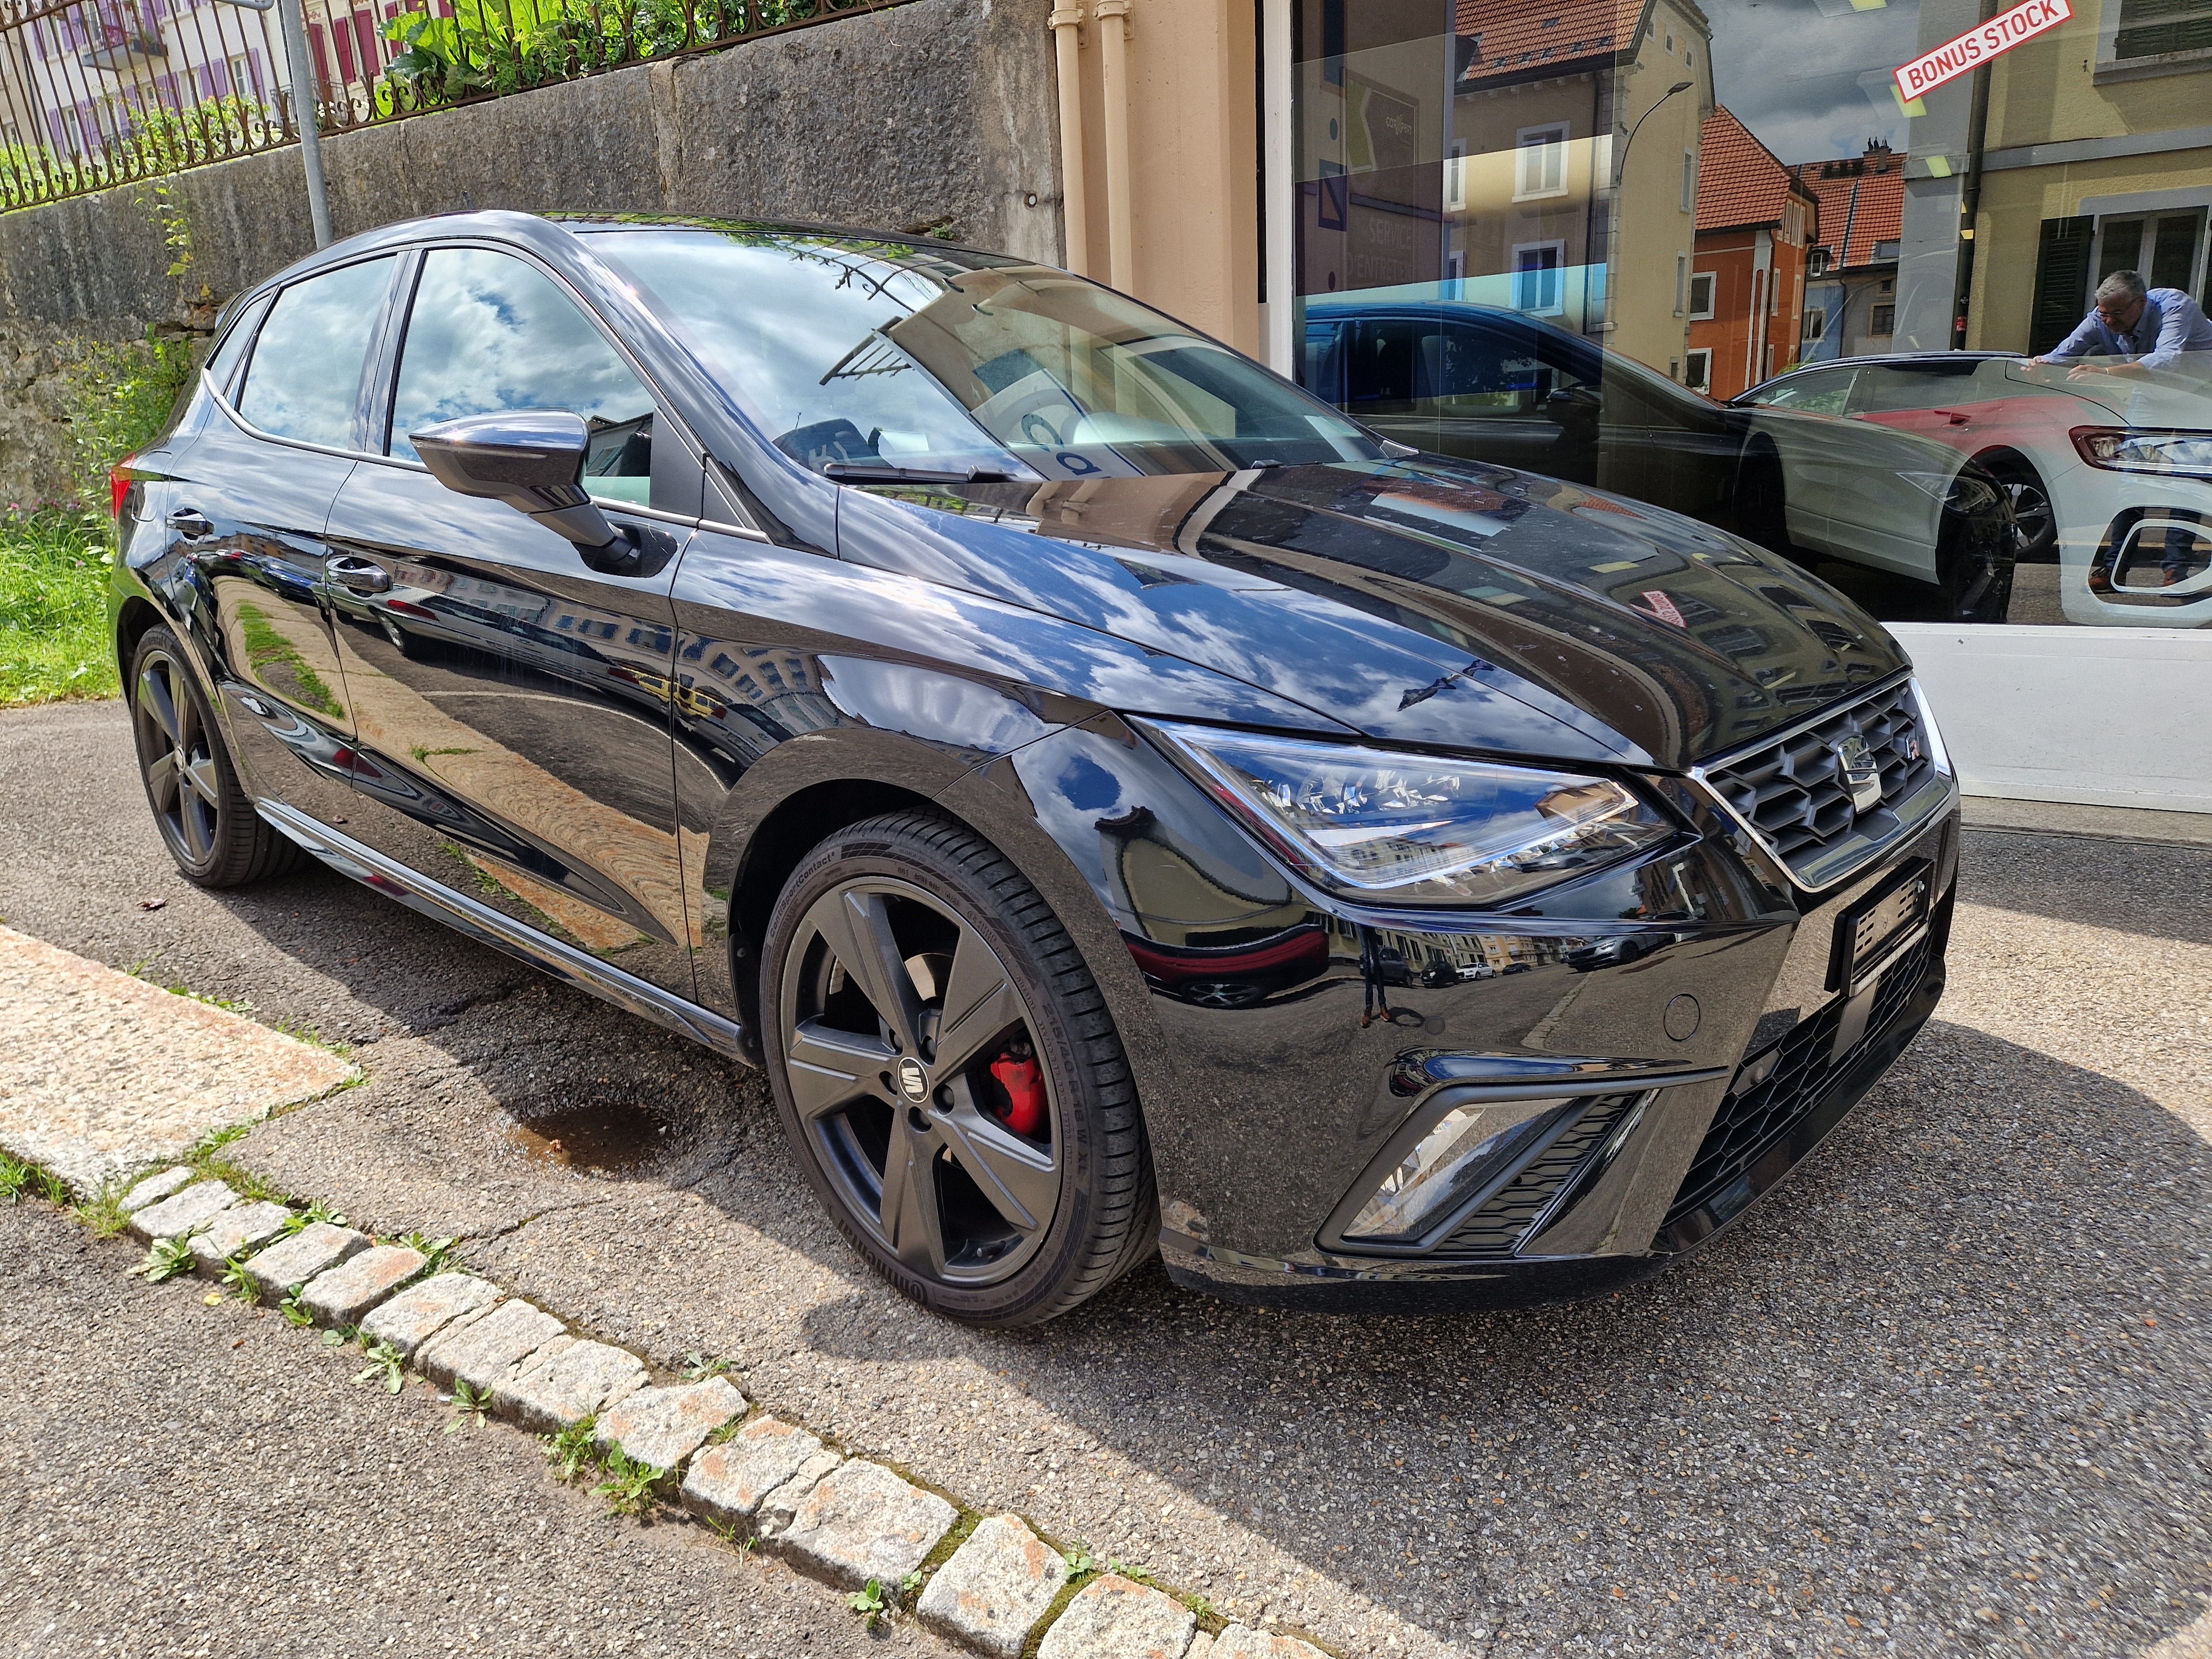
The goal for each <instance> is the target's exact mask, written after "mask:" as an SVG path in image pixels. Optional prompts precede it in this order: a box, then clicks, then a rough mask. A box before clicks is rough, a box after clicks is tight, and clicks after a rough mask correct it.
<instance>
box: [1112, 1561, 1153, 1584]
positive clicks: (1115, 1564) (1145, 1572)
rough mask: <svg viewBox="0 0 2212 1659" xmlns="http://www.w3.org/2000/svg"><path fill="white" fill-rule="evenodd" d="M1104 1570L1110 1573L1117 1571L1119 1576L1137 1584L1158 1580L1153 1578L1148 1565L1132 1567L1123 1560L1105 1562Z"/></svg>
mask: <svg viewBox="0 0 2212 1659" xmlns="http://www.w3.org/2000/svg"><path fill="white" fill-rule="evenodd" d="M1106 1571H1108V1572H1111V1573H1117V1574H1119V1575H1120V1576H1121V1577H1124V1578H1127V1579H1131V1580H1133V1581H1134V1582H1135V1583H1139V1584H1150V1583H1157V1582H1158V1581H1157V1580H1156V1579H1155V1578H1153V1577H1152V1569H1151V1568H1150V1567H1133V1566H1131V1565H1128V1564H1127V1562H1124V1561H1109V1562H1108V1563H1107V1564H1106Z"/></svg>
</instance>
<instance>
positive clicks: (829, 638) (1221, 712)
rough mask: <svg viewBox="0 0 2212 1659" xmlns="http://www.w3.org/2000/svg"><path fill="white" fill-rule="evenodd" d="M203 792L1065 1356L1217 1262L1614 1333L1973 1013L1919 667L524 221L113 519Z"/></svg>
mask: <svg viewBox="0 0 2212 1659" xmlns="http://www.w3.org/2000/svg"><path fill="white" fill-rule="evenodd" d="M115 491H116V508H117V513H118V526H119V533H120V541H121V556H120V558H119V560H118V563H117V567H116V574H115V580H114V588H113V596H112V599H113V603H112V614H113V625H114V635H115V644H116V649H117V652H118V656H119V658H120V659H121V661H122V664H123V666H124V670H125V684H126V686H127V687H128V695H129V701H130V708H131V714H132V719H133V726H134V730H135V732H136V738H137V757H138V761H139V763H140V766H141V768H142V769H143V775H144V778H145V785H146V793H147V797H148V799H149V801H150V803H151V805H152V807H153V811H154V814H155V818H156V820H157V822H158V823H159V826H160V829H161V835H162V836H163V837H164V839H165V841H166V842H167V846H168V849H169V852H170V854H172V856H173V858H174V859H175V860H176V861H177V863H178V865H179V866H180V867H181V868H182V870H183V871H184V872H185V875H186V876H187V877H188V878H191V880H193V881H195V882H197V883H200V884H204V885H207V886H211V887H221V886H228V885H233V884H239V883H242V882H247V881H252V880H255V879H258V878H266V877H269V876H270V875H273V874H275V873H276V872H279V871H281V870H283V869H284V868H286V867H288V866H289V865H291V864H292V863H294V862H295V861H296V860H298V859H299V857H300V856H301V854H311V855H313V857H315V858H317V859H319V860H322V861H324V862H325V863H326V864H328V865H330V866H333V867H335V868H337V870H340V871H342V872H345V873H346V874H348V875H349V876H352V877H354V878H357V879H359V880H361V881H363V882H366V883H368V884H370V885H372V886H374V887H375V888H377V889H378V890H380V891H382V892H384V893H386V894H388V895H390V896H392V897H393V898H394V899H396V900H398V901H399V902H403V903H405V904H408V905H411V906H413V907H414V908H416V909H419V910H422V911H423V912H426V913H428V915H433V916H435V917H437V918H438V919H440V920H441V921H445V922H447V923H449V924H451V925H453V926H454V927H459V928H461V929H463V930H464V931H465V932H466V933H470V934H471V935H473V936H474V937H476V938H477V939H481V940H483V941H484V942H486V943H489V944H491V945H496V946H498V947H501V948H502V949H505V950H507V951H513V952H515V953H517V954H519V955H520V956H522V957H525V958H526V959H527V960H529V961H531V962H532V963H536V964H538V966H539V967H541V968H543V969H546V970H547V971H549V972H550V973H552V974H555V975H559V976H561V977H562V978H565V979H567V980H568V981H572V982H574V983H575V984H577V985H579V986H580V987H585V988H586V989H589V990H591V991H592V992H594V993H596V994H599V995H601V996H604V997H606V998H608V999H610V1000H612V1001H614V1002H616V1003H617V1004H619V1005H621V1006H623V1007H624V1008H627V1009H629V1010H631V1011H634V1012H636V1013H637V1014H639V1015H641V1016H643V1017H645V1018H650V1019H653V1020H656V1021H659V1022H660V1023H661V1024H665V1025H668V1026H671V1027H672V1028H674V1029H675V1030H678V1031H681V1032H684V1033H685V1034H687V1035H688V1036H691V1037H693V1038H695V1039H696V1040H697V1041H698V1042H702V1043H703V1044H705V1045H707V1046H708V1047H709V1048H714V1049H715V1050H717V1051H719V1052H720V1053H722V1054H726V1055H729V1056H731V1057H732V1058H733V1059H737V1060H743V1061H745V1062H748V1063H750V1064H753V1065H757V1066H761V1067H762V1068H763V1069H764V1070H765V1071H766V1073H767V1074H768V1078H769V1082H770V1084H771V1085H772V1087H773V1091H774V1093H775V1101H776V1105H777V1108H778V1110H779V1112H780V1114H781V1119H782V1122H783V1126H784V1128H785V1130H786V1132H787V1134H788V1136H789V1139H790V1142H791V1146H792V1148H793V1152H794V1154H795V1156H796V1160H797V1163H798V1164H799V1168H800V1170H803V1171H804V1173H805V1178H806V1179H807V1181H808V1182H811V1185H812V1187H813V1188H814V1189H815V1191H816V1192H817V1194H818V1195H819V1197H820V1199H821V1201H822V1202H823V1204H824V1205H825V1206H827V1207H828V1209H829V1213H830V1214H831V1215H832V1216H833V1217H834V1218H836V1223H837V1225H838V1226H839V1227H840V1228H841V1229H842V1231H843V1232H844V1234H845V1236H846V1237H848V1239H849V1240H850V1241H851V1243H852V1244H853V1246H854V1249H857V1250H859V1251H860V1253H861V1254H862V1255H865V1256H866V1258H867V1259H868V1260H869V1261H872V1263H873V1264H874V1266H875V1267H877V1268H878V1269H879V1270H880V1271H881V1272H882V1273H884V1275H885V1276H886V1277H888V1278H889V1279H890V1280H891V1281H892V1282H893V1283H895V1284H896V1285H898V1286H899V1287H900V1288H901V1289H902V1290H903V1291H907V1292H908V1293H909V1294H911V1295H913V1296H915V1297H920V1298H921V1299H923V1300H925V1301H926V1302H927V1303H928V1304H929V1305H931V1306H932V1307H933V1308H936V1309H939V1310H942V1311H944V1312H945V1313H946V1314H948V1315H950V1316H954V1317H957V1318H961V1319H965V1320H969V1321H973V1322H978V1323H984V1324H995V1325H1018V1324H1025V1323H1033V1322H1037V1321H1039V1320H1042V1319H1046V1318H1048V1317H1050V1316H1053V1315H1054V1314H1057V1313H1060V1312H1062V1311H1064V1310H1066V1309H1068V1308H1070V1307H1073V1305H1075V1304H1078V1303H1079V1302H1080V1301H1082V1300H1083V1299H1084V1298H1085V1297H1088V1296H1091V1295H1092V1294H1094V1293H1096V1292H1097V1291H1099V1290H1100V1289H1101V1288H1103V1286H1105V1285H1108V1284H1109V1283H1111V1282H1112V1281H1113V1280H1114V1279H1115V1277H1116V1276H1118V1275H1119V1274H1121V1273H1125V1272H1127V1270H1129V1269H1130V1268H1131V1267H1133V1266H1134V1265H1136V1264H1138V1263H1139V1262H1141V1261H1146V1260H1148V1259H1150V1258H1151V1256H1152V1255H1153V1254H1154V1252H1156V1251H1158V1252H1159V1253H1161V1254H1162V1255H1164V1259H1165V1262H1166V1266H1167V1268H1168V1270H1169V1272H1170V1273H1172V1274H1173V1275H1174V1277H1175V1278H1176V1279H1177V1280H1178V1281H1180V1282H1182V1283H1183V1284H1185V1285H1192V1286H1195V1287H1200V1288H1203V1289H1206V1290H1209V1291H1213V1292H1216V1293H1218V1294H1221V1295H1224V1296H1228V1297H1237V1298H1241V1299H1247V1300H1254V1301H1265V1302H1273V1303H1279V1304H1291V1305H1298V1306H1304V1307H1313V1308H1343V1309H1358V1308H1372V1309H1383V1308H1389V1309H1421V1308H1431V1307H1437V1306H1448V1305H1453V1304H1460V1305H1466V1304H1504V1303H1512V1302H1523V1301H1529V1300H1541V1299H1547V1298H1556V1297H1571V1296H1575V1295H1581V1294H1587V1293H1589V1292H1592V1291H1597V1290H1600V1289H1602V1288H1605V1287H1607V1286H1610V1285H1617V1284H1619V1283H1620V1282H1622V1281H1623V1280H1625V1279H1630V1278H1632V1277H1634V1276H1636V1275H1638V1274H1640V1273H1645V1272H1648V1271H1650V1270H1651V1269H1652V1268H1654V1267H1658V1266H1659V1265H1661V1264H1662V1263H1664V1262H1665V1261H1668V1259H1669V1258H1671V1257H1672V1256H1674V1255H1679V1254H1680V1253H1681V1252H1683V1251H1685V1250H1686V1249H1691V1248H1692V1247H1693V1246H1695V1245H1697V1244H1699V1243H1700V1242H1701V1241H1703V1240H1704V1239H1705V1238H1706V1237H1708V1236H1709V1235H1711V1233H1713V1232H1714V1231H1716V1230H1717V1229H1719V1228H1721V1227H1723V1226H1724V1225H1727V1224H1728V1223H1729V1221H1730V1220H1731V1219H1732V1218H1735V1216H1736V1215H1738V1214H1739V1213H1740V1212H1741V1211H1742V1210H1743V1209H1744V1208H1745V1206H1747V1204H1749V1203H1750V1202H1751V1200H1753V1198H1755V1197H1756V1196H1757V1195H1758V1194H1760V1193H1761V1192H1762V1191H1764V1190H1765V1189H1766V1188H1770V1187H1771V1186H1772V1185H1773V1184H1774V1183H1775V1182H1777V1181H1778V1180H1779V1179H1780V1178H1781V1177H1782V1176H1784V1173H1785V1172H1786V1171H1787V1170H1789V1169H1790V1167H1791V1165H1793V1164H1796V1162H1797V1161H1798V1160H1799V1159H1801V1158H1803V1157H1804V1156H1805V1155H1806V1154H1807V1153H1808V1152H1809V1151H1810V1150H1811V1149H1812V1147H1813V1146H1815V1145H1816V1144H1817V1143H1818V1142H1819V1141H1820V1139H1822V1137H1823V1136H1825V1135H1826V1133H1828V1132H1829V1131H1830V1130H1831V1129H1832V1128H1833V1127H1834V1126H1835V1125H1836V1123H1837V1122H1838V1121H1839V1120H1840V1118H1841V1117H1842V1116H1843V1115H1844V1113H1846V1112H1847V1111H1848V1110H1849V1109H1850V1107H1851V1105H1852V1104H1853V1103H1854V1102H1856V1101H1857V1099H1858V1098H1859V1097H1860V1096H1861V1095H1862V1094H1863V1092H1864V1091H1865V1090H1866V1089H1867V1088H1868V1087H1869V1085H1870V1084H1871V1082H1872V1081H1873V1080H1874V1079H1875V1077H1877V1076H1878V1075H1879V1074H1880V1073H1881V1071H1882V1070H1883V1069H1884V1067H1886V1066H1887V1065H1889V1064H1890V1062H1891V1061H1892V1060H1893V1058H1894V1057H1895V1055H1896V1054H1898V1052H1899V1050H1900V1049H1901V1048H1903V1047H1904V1045H1905V1043H1906V1042H1908V1041H1910V1040H1911V1036H1913V1034H1914V1033H1915V1032H1916V1031H1917V1030H1918V1029H1919V1027H1920V1025H1921V1024H1922V1023H1923V1021H1925V1019H1926V1018H1928V1015H1929V1011H1930V1010H1931V1009H1932V1007H1933V1006H1934V1005H1935V1002H1936V998H1937V996H1938V995H1939V994H1940V993H1941V991H1942V982H1943V965H1942V964H1943V949H1944V942H1945V939H1946V935H1947V933H1948V927H1949V919H1950V915H1951V907H1952V887H1953V872H1954V863H1955V842H1956V830H1955V821H1956V814H1955V804H1956V796H1957V790H1956V787H1955V784H1954V780H1953V777H1952V775H1951V769H1950V765H1949V763H1948V760H1947V758H1946V757H1945V755H1944V752H1943V749H1942V744H1941V741H1940V739H1939V738H1938V736H1937V733H1936V726H1935V725H1934V723H1933V721H1932V720H1930V719H1929V714H1928V710H1927V708H1926V706H1925V704H1924V703H1923V700H1922V698H1921V696H1920V693H1919V690H1918V689H1917V686H1916V684H1914V682H1913V679H1912V677H1911V665H1909V663H1908V662H1907V661H1906V659H1905V657H1904V655H1903V654H1902V653H1901V652H1900V651H1899V648H1898V647H1897V645H1896V643H1895V642H1894V641H1892V640H1891V639H1890V638H1889V637H1888V636H1887V635H1886V634H1885V633H1884V632H1883V631H1882V629H1881V628H1880V627H1878V626H1877V625H1876V624H1875V623H1873V622H1871V621H1869V619H1868V618H1867V617H1865V616H1863V615H1862V614H1861V613H1860V612H1859V611H1857V610H1855V609H1854V608H1853V607H1852V606H1851V605H1850V603H1849V602H1848V601H1846V600H1844V599H1842V598H1841V597H1839V596H1838V594H1836V593H1835V592H1832V591H1831V590H1830V589H1828V588H1826V587H1825V586H1821V585H1820V583H1819V582H1818V581H1817V580H1814V579H1813V578H1811V577H1810V576H1808V575H1807V574H1804V573H1803V572H1802V571H1800V570H1798V569H1796V568H1793V567H1791V566H1790V565H1788V564H1785V563H1784V562H1780V561H1778V560H1777V559H1776V558H1774V557H1772V556H1770V555H1768V554H1767V553H1765V552H1764V551H1762V550H1759V549H1758V548H1756V547H1754V546H1752V545H1751V544H1747V543H1746V542H1744V541H1742V540H1740V539H1738V538H1735V537H1734V536H1732V535H1730V534H1729V533H1727V532H1723V531H1721V530H1718V529H1715V528H1712V527H1711V526H1705V525H1703V524H1699V523H1697V522H1694V521H1692V520H1688V519H1685V518H1682V517H1680V516H1677V515H1675V514H1674V513H1669V512H1667V511H1665V510H1662V509H1660V508H1656V507H1649V506H1645V505H1643V504H1640V503H1638V502H1637V501H1631V500H1627V499H1625V498H1622V497H1620V496H1618V495H1610V494H1607V493H1605V492H1603V491H1601V490H1598V489H1595V488H1591V487H1588V486H1585V485H1581V484H1577V483H1569V482H1564V481H1560V480H1556V479H1552V478H1547V477H1539V476H1536V475H1534V474H1530V473H1527V472H1522V471H1514V470H1512V469H1510V468H1507V467H1504V466H1500V465H1484V464H1477V463H1472V462H1468V461H1460V460H1449V459H1441V458H1438V457H1436V456H1432V455H1426V454H1421V453H1415V452H1414V451H1413V450H1412V449H1410V448H1408V447H1406V446H1403V445H1401V444H1395V443H1393V442H1390V441H1386V440H1384V439H1383V438H1381V437H1379V436H1377V435H1376V434H1374V433H1373V432H1371V431H1370V430H1369V429H1367V428H1364V427H1363V426H1361V425H1359V424H1358V423H1357V422H1354V421H1352V420H1351V419H1349V418H1347V417H1346V416H1345V415H1343V414H1341V413H1340V412H1339V411H1338V410H1334V409H1333V408H1331V407H1329V406H1328V405H1327V404H1322V403H1320V402H1318V401H1316V400H1315V399H1314V398H1310V397H1309V396H1307V395H1306V394H1305V393H1304V392H1301V391H1299V390H1298V389H1297V388H1296V387H1295V386H1291V385H1290V384H1289V383H1287V382H1285V381H1284V380H1280V379H1279V378H1277V377H1276V376H1275V375H1273V374H1270V373H1269V372H1267V370H1265V369H1263V368H1260V367H1259V366H1258V365H1256V364H1255V363H1253V362H1250V361H1249V360H1248V359H1246V358H1244V357H1243V356H1239V355H1237V353H1236V352H1234V351H1232V350H1230V349H1227V348H1225V347H1224V346H1222V345H1220V344H1218V343H1216V342H1214V341H1212V340H1211V339H1208V338H1206V337H1204V336H1202V335H1200V334H1199V333H1197V332H1194V331H1192V330H1190V329H1188V328H1187V327H1184V326H1182V325H1179V324H1176V323H1175V322H1173V321H1171V320H1170V319H1167V318H1165V317H1163V316H1160V315H1158V313H1154V312H1152V311H1149V310H1147V309H1146V308H1145V307H1142V306H1139V305H1138V304H1136V303H1134V302H1133V301H1130V300H1128V299H1127V298H1125V297H1123V296H1122V295H1118V294H1115V293H1114V292H1112V291H1110V290H1109V289H1104V288H1102V287H1099V286H1098V285H1097V284H1095V283H1089V282H1086V281H1085V280H1084V279H1082V278H1080V277H1078V276H1072V275H1070V274H1069V273H1067V272H1066V271H1062V270H1054V269H1051V268H1049V267H1047V266H1042V265H1039V264H1032V263H1029V262H1025V261H1022V260H1018V259H1012V258H1003V257H1000V256H996V255H993V254H988V253H981V252H971V251H969V250H966V249H963V248H959V247H954V246H948V245H945V244H941V243H936V242H928V241H921V240H915V239H912V238H901V237H897V236H892V235H881V234H866V233H857V232H851V231H845V230H833V229H823V228H807V227H791V226H775V225H759V224H750V223H722V222H698V221H674V220H671V221H659V222H653V221H635V220H623V221H620V222H615V221H612V220H610V219H592V218H588V217H574V218H566V219H556V218H544V217H537V216H525V215H520V214H510V213H481V214H471V215H466V216H452V217H444V218H437V219H431V220H424V221H419V222H412V223H408V224H401V225H396V226H392V227H389V228H385V229H383V230H380V231H377V232H374V233H373V234H368V235H366V236H362V237H358V238H356V239H354V240H350V241H348V242H345V243H342V244H340V245H338V246H335V247H332V248H330V249H328V250H325V252H321V253H319V254H317V255H315V256H314V257H313V258H309V259H307V260H304V261H302V262H301V263H300V264H296V265H295V266H293V267H292V268H291V269H289V270H286V271H284V272H283V273H282V274H280V275H278V276H274V277H271V278H270V280H269V281H268V282H267V283H264V284H263V285H262V286H261V287H260V288H258V289H255V290H253V291H252V292H251V293H249V294H247V295H244V296H243V297H242V298H241V300H240V301H239V302H238V303H237V304H236V305H235V306H234V307H233V308H232V310H231V313H230V314H229V316H228V319H226V323H225V325H224V327H223V330H222V333H221V336H220V337H219V340H218V342H217V343H216V349H215V350H214V352H213V354H212V356H210V359H209V361H208V362H207V365H206V367H205V369H204V373H203V374H202V375H201V376H200V379H199V381H198V384H197V389H196V390H195V391H194V392H193V393H192V394H191V396H190V398H188V399H187V400H186V401H185V404H184V405H183V406H182V408H181V410H180V411H179V415H178V416H177V418H176V420H175V422H174V423H173V427H172V428H171V429H170V430H169V431H168V433H167V435H165V436H164V437H163V438H161V440H160V441H158V442H157V443H155V445H154V446H152V447H150V448H149V449H147V450H146V451H144V452H143V453H140V454H138V455H137V456H135V457H133V458H132V459H131V460H130V461H129V462H127V463H126V464H125V465H124V466H123V467H121V468H118V471H117V474H116V478H115Z"/></svg>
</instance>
